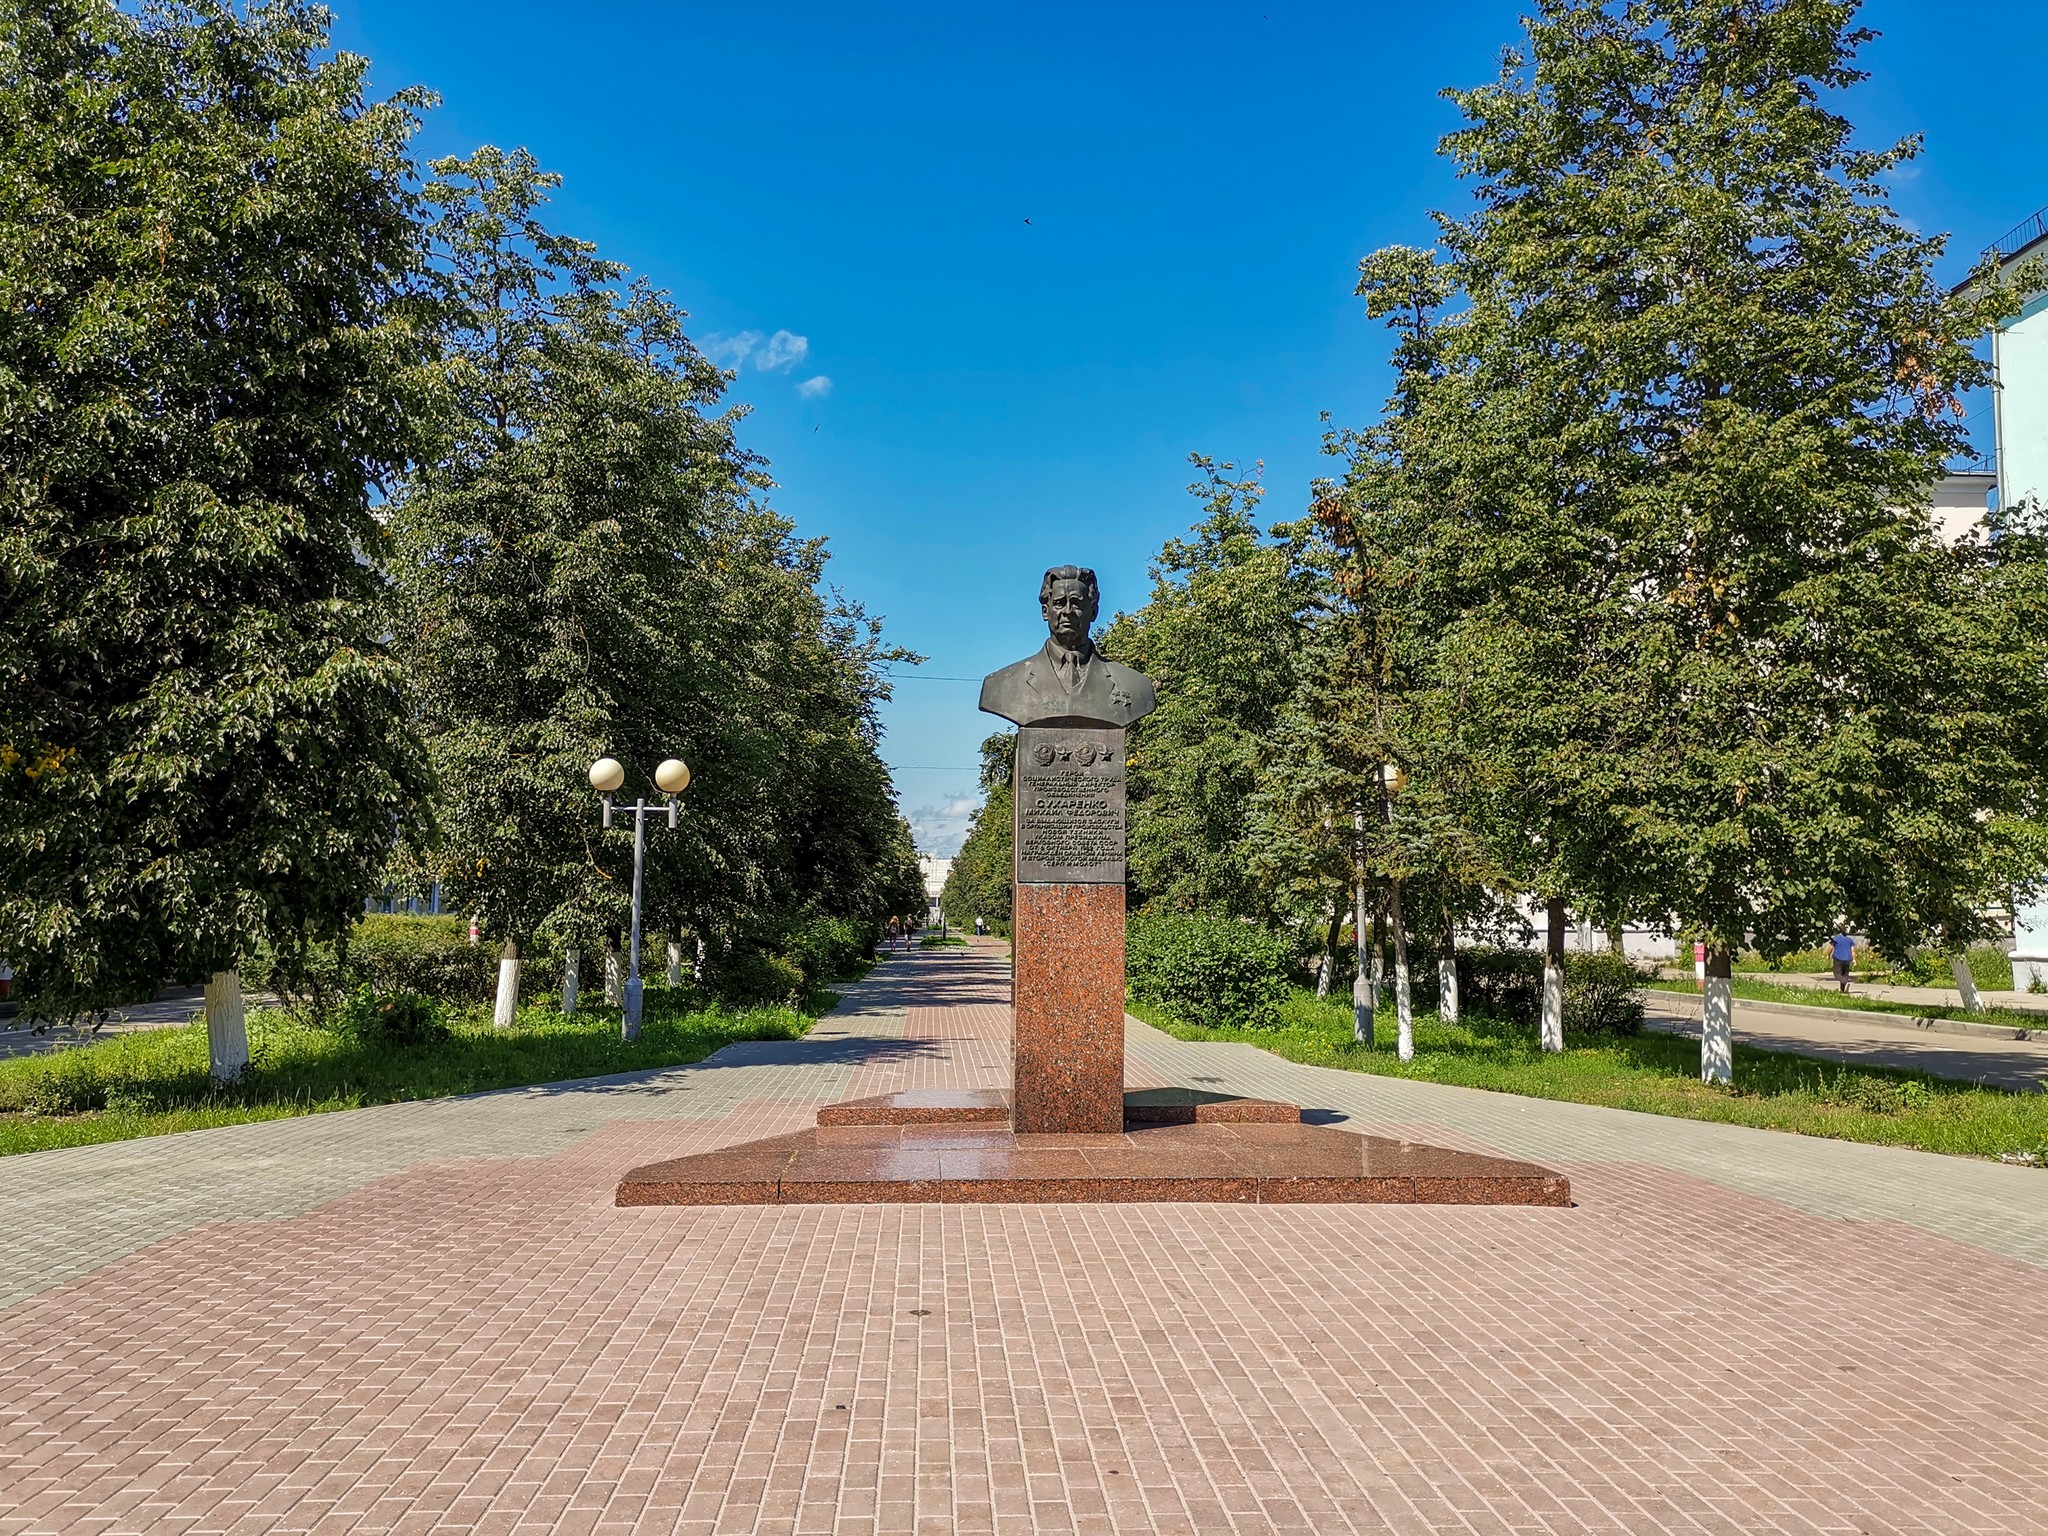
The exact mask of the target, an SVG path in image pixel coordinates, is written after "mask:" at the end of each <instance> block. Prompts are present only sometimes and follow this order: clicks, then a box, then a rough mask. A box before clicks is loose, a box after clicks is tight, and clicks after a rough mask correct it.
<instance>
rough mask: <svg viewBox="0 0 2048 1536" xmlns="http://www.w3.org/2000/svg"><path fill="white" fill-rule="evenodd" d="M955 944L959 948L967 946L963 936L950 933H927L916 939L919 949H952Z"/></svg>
mask: <svg viewBox="0 0 2048 1536" xmlns="http://www.w3.org/2000/svg"><path fill="white" fill-rule="evenodd" d="M956 946H957V947H958V948H960V949H965V948H966V947H967V941H966V940H965V939H963V938H960V937H959V936H958V935H956V934H951V933H948V934H937V933H928V934H926V935H925V936H924V937H923V938H921V939H919V940H918V941H917V947H918V948H919V949H952V948H954V947H956Z"/></svg>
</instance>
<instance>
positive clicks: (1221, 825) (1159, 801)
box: [1103, 454, 1313, 920]
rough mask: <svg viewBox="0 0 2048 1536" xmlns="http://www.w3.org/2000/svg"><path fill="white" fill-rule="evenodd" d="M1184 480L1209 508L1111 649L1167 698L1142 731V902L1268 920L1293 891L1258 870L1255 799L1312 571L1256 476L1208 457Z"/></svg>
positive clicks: (1137, 838) (1136, 819) (1134, 875)
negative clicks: (1266, 517)
mask: <svg viewBox="0 0 2048 1536" xmlns="http://www.w3.org/2000/svg"><path fill="white" fill-rule="evenodd" d="M1191 462H1192V463H1193V464H1194V466H1195V468H1196V469H1197V470H1198V471H1199V472H1200V474H1201V476H1202V478H1201V479H1200V480H1198V481H1196V482H1195V483H1194V484H1193V485H1191V486H1189V487H1188V491H1189V494H1191V495H1193V496H1195V497H1197V498H1198V499H1199V500H1200V501H1201V502H1202V507H1203V514H1204V515H1203V517H1202V519H1201V521H1199V522H1198V523H1196V525H1195V526H1194V528H1193V529H1192V530H1191V532H1190V536H1189V537H1187V538H1185V539H1169V540H1168V541H1167V542H1166V545H1165V547H1164V548H1162V549H1161V550H1160V552H1159V557H1158V559H1157V560H1156V561H1155V563H1154V565H1153V567H1152V592H1151V595H1150V598H1149V599H1148V600H1147V602H1146V603H1145V605H1144V606H1143V607H1142V608H1139V609H1137V610H1136V611H1135V612H1132V613H1128V614H1119V615H1118V616H1117V618H1116V619H1115V621H1114V622H1113V623H1112V624H1111V625H1110V626H1109V628H1108V630H1107V632H1106V633H1105V634H1104V636H1103V648H1104V650H1105V651H1106V652H1107V653H1108V654H1111V655H1114V656H1115V657H1116V658H1117V659H1118V660H1120V661H1123V662H1125V663H1127V664H1129V665H1131V666H1133V667H1136V668H1137V669H1138V670H1139V671H1140V672H1143V673H1144V674H1145V675H1146V676H1147V677H1149V678H1150V679H1151V680H1152V683H1153V685H1154V686H1155V687H1156V688H1157V690H1158V693H1159V705H1158V708H1157V709H1155V710H1154V711H1153V712H1152V713H1151V714H1149V715H1147V716H1146V717H1145V718H1144V719H1143V720H1142V721H1140V722H1139V723H1138V725H1137V726H1136V727H1134V728H1133V731H1132V736H1131V764H1130V784H1129V806H1130V812H1129V814H1130V842H1131V854H1130V860H1131V862H1130V874H1131V895H1132V900H1133V901H1134V902H1153V903H1156V904H1160V905H1164V906H1168V907H1175V908H1180V909H1183V910H1198V911H1211V912H1219V913H1228V914H1230V915H1232V916H1238V917H1250V918H1257V919H1262V920H1263V919H1270V918H1272V917H1273V916H1275V915H1276V911H1278V910H1287V911H1289V912H1290V913H1291V911H1292V909H1293V907H1294V905H1295V903H1294V901H1293V900H1291V899H1290V898H1291V897H1293V895H1294V894H1295V893H1294V892H1293V891H1291V890H1285V889H1284V888H1276V886H1275V885H1273V884H1271V883H1268V881H1267V880H1265V879H1263V878H1262V873H1263V872H1264V871H1265V869H1266V861H1265V860H1263V859H1261V858H1260V857H1259V856H1258V854H1259V849H1258V847H1257V844H1258V842H1259V838H1258V835H1257V833H1256V831H1255V821H1254V817H1253V803H1254V797H1255V796H1256V794H1257V791H1258V789H1259V784H1260V780H1261V776H1262V774H1263V772H1264V768H1265V764H1266V762H1267V759H1268V757H1269V742H1270V738H1271V736H1272V734H1273V731H1274V725H1275V720H1276V717H1277V715H1278V712H1279V710H1280V709H1281V707H1282V706H1283V705H1284V704H1285V702H1286V700H1287V699H1288V697H1289V695H1290V693H1291V691H1292V667H1293V656H1294V653H1295V651H1296V649H1297V647H1298V645H1299V643H1300V640H1301V637H1302V630H1303V627H1304V624H1305V622H1306V619H1307V616H1308V615H1307V609H1308V605H1309V599H1310V588H1311V586H1312V580H1313V578H1312V575H1311V573H1310V572H1309V571H1308V570H1307V568H1306V567H1305V566H1304V565H1302V564H1301V563H1300V562H1299V561H1297V559H1296V558H1295V555H1294V551H1293V549H1292V548H1291V547H1290V546H1289V545H1288V544H1287V543H1285V542H1276V541H1274V540H1270V539H1268V538H1267V537H1265V536H1264V533H1263V530H1262V529H1261V528H1260V526H1259V524H1258V521H1257V519H1256V513H1257V509H1258V505H1259V502H1260V499H1261V498H1262V497H1263V495H1264V488H1263V487H1262V486H1261V485H1260V483H1259V480H1258V478H1257V476H1256V474H1254V475H1253V476H1250V477H1245V478H1234V476H1236V474H1237V468H1236V466H1235V465H1233V464H1227V463H1225V464H1218V463H1217V462H1215V461H1214V460H1212V459H1210V458H1207V457H1205V456H1203V455H1201V454H1195V455H1193V456H1192V457H1191Z"/></svg>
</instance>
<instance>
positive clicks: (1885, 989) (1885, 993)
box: [1662, 966, 2048, 1024]
mask: <svg viewBox="0 0 2048 1536" xmlns="http://www.w3.org/2000/svg"><path fill="white" fill-rule="evenodd" d="M1662 974H1663V975H1665V976H1668V977H1671V978H1672V979H1674V980H1677V981H1690V980H1691V979H1692V975H1693V973H1692V972H1691V971H1689V970H1684V969H1681V968H1679V967H1677V966H1666V967H1664V969H1663V971H1662ZM1738 979H1739V980H1742V981H1761V982H1768V983H1769V984H1770V985H1771V986H1774V987H1804V988H1806V989H1808V990H1809V991H1814V992H1832V991H1834V990H1836V988H1837V985H1838V984H1837V983H1836V981H1835V979H1834V977H1832V976H1824V975H1812V974H1809V973H1806V972H1801V971H1742V972H1740V973H1738ZM1849 992H1850V995H1851V996H1853V997H1861V998H1868V999H1872V1000H1874V1001H1876V1002H1881V1003H1897V1004H1899V1005H1900V1006H1901V1007H1906V1008H1911V1007H1915V1006H1918V1007H1929V1008H1960V1007H1962V1006H1963V994H1962V993H1961V992H1960V991H1958V990H1957V989H1956V988H1954V987H1907V986H1892V985H1890V984H1889V983H1886V982H1876V981H1852V982H1850V983H1849ZM1977 1000H1978V1001H1979V1002H1980V1003H1982V1004H1983V1005H1984V1006H1985V1007H1987V1008H2015V1009H2018V1010H2020V1011H2021V1012H2033V1013H2040V1014H2044V1015H2048V994H2043V993H2039V992H2014V991H2012V990H2010V989H2007V990H2005V991H1999V992H1994V991H1993V990H1992V989H1991V988H1989V987H1979V988H1978V989H1977ZM2043 1023H2044V1024H2048V1018H2044V1020H2043Z"/></svg>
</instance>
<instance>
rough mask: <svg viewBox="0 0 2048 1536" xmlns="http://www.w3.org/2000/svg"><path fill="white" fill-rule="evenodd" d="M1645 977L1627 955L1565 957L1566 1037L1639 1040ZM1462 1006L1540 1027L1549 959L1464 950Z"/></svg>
mask: <svg viewBox="0 0 2048 1536" xmlns="http://www.w3.org/2000/svg"><path fill="white" fill-rule="evenodd" d="M1641 985H1642V977H1641V975H1640V974H1639V973H1638V972H1637V971H1636V968H1635V966H1634V965H1632V964H1630V962H1629V961H1628V959H1627V958H1626V957H1625V956H1622V955H1616V954H1608V953H1599V952H1596V953H1589V954H1580V953H1567V954H1566V955H1565V957H1564V1033H1565V1038H1566V1039H1567V1040H1569V1039H1570V1038H1571V1037H1572V1036H1573V1035H1633V1034H1638V1033H1640V1032H1641V1030H1642V1027H1643V1004H1642V1000H1641V999H1640V998H1639V997H1637V996H1636V988H1637V987H1639V986H1641ZM1458 1001H1459V1003H1460V1004H1462V1005H1463V1006H1464V1007H1467V1008H1470V1009H1471V1010H1472V1011H1473V1012H1474V1013H1483V1014H1485V1015H1487V1016H1488V1017H1489V1018H1495V1019H1499V1020H1501V1021H1502V1022H1503V1023H1508V1024H1527V1025H1530V1026H1534V1025H1535V1024H1536V1022H1537V1020H1538V1019H1539V1018H1540V1017H1541V1016H1542V1012H1543V956H1542V954H1541V953H1539V952H1538V951H1536V950H1533V949H1463V950H1460V951H1458Z"/></svg>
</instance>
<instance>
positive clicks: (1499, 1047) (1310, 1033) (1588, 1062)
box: [1130, 992, 2048, 1162]
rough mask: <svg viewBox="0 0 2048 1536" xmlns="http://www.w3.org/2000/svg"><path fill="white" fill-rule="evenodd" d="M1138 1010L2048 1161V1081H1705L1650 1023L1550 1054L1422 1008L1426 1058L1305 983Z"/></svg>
mask: <svg viewBox="0 0 2048 1536" xmlns="http://www.w3.org/2000/svg"><path fill="white" fill-rule="evenodd" d="M1130 1009H1131V1012H1132V1013H1133V1014H1135V1015H1136V1016H1137V1017H1139V1018H1141V1019H1143V1020H1145V1022H1146V1023H1148V1024H1152V1025H1154V1026H1156V1027H1157V1028H1159V1029H1162V1030H1164V1031H1166V1033H1168V1034H1170V1035H1173V1036H1175V1037H1177V1038H1179V1039H1182V1040H1237V1041H1243V1042H1245V1043H1246V1044H1249V1045H1256V1046H1258V1047H1260V1048H1261V1049H1263V1050H1268V1051H1271V1052H1273V1054H1274V1055H1276V1056H1283V1057H1285V1058H1286V1059H1287V1060H1289V1061H1298V1062H1302V1063H1304V1064H1306V1065H1308V1066H1316V1067H1340V1068H1343V1069H1345V1070H1347V1071H1352V1072H1371V1073H1375V1074H1378V1075H1381V1076H1386V1077H1408V1078H1418V1079H1421V1080H1422V1081H1425V1082H1433V1083H1454V1084H1456V1085H1458V1086H1459V1087H1463V1088H1488V1089H1492V1090H1493V1091H1495V1092H1497V1093H1517V1094H1522V1095H1524V1096H1525V1097H1528V1098H1537V1099H1561V1100H1564V1101H1566V1102H1568V1103H1573V1104H1601V1105H1605V1106H1607V1107H1609V1108H1612V1109H1633V1110H1640V1111H1642V1112H1644V1113H1646V1114H1653V1115H1674V1116H1677V1117H1680V1118H1682V1119H1687V1120H1720V1121H1726V1122H1728V1123H1731V1124H1735V1125H1753V1126H1761V1127H1764V1128H1766V1129H1770V1130H1781V1131H1796V1132H1799V1133H1800V1134H1802V1135H1807V1136H1830V1137H1834V1138H1836V1139H1837V1140H1841V1141H1867V1142H1877V1143H1881V1144H1884V1145H1890V1146H1903V1147H1919V1148H1921V1149H1922V1150H1924V1151H1929V1152H1948V1153H1956V1154H1961V1155H1967V1156H1974V1157H2004V1158H2009V1159H2013V1160H2026V1159H2030V1158H2031V1159H2034V1160H2037V1161H2043V1162H2048V1093H2028V1094H2018V1093H2004V1092H2001V1091H1999V1090H1997V1089H1985V1088H1975V1087H1971V1086H1968V1085H1966V1084H1962V1083H1953V1082H1945V1081H1942V1080H1940V1079H1938V1078H1931V1077H1927V1076H1924V1075H1922V1074H1919V1073H1913V1072H1895V1071H1890V1070H1888V1069H1885V1068H1881V1067H1849V1066H1837V1065H1835V1064H1834V1063H1832V1062H1825V1061H1815V1060H1812V1059H1810V1058H1808V1057H1804V1056H1791V1055H1785V1054H1782V1053H1779V1052H1774V1051H1759V1050H1753V1049H1751V1048H1750V1047H1748V1046H1745V1045H1737V1046H1736V1047H1735V1086H1734V1087H1733V1088H1722V1087H1717V1086H1715V1085H1713V1084H1710V1083H1703V1082H1701V1081H1700V1080H1699V1068H1700V1048H1699V1044H1698V1042H1696V1041H1692V1040H1687V1039H1683V1038H1680V1037H1677V1036H1672V1035H1656V1034H1644V1035H1634V1036H1622V1037H1603V1038H1594V1039H1581V1040H1576V1041H1569V1042H1568V1044H1567V1048H1566V1049H1565V1050H1564V1051H1562V1052H1557V1053H1550V1052H1545V1051H1543V1050H1542V1049H1540V1048H1539V1047H1538V1045H1537V1043H1536V1032H1535V1030H1534V1029H1531V1028H1524V1027H1522V1026H1518V1025H1506V1024H1499V1023H1496V1022H1495V1021H1493V1020H1491V1019H1482V1018H1475V1017H1471V1016H1469V1015H1468V1016H1467V1017H1466V1018H1465V1019H1463V1020H1461V1021H1460V1022H1459V1023H1457V1024H1455V1025H1447V1024H1445V1023H1444V1022H1443V1021H1442V1020H1441V1019H1439V1018H1438V1017H1437V1016H1436V1015H1435V1014H1434V1013H1418V1014H1417V1015H1416V1016H1415V1059H1414V1060H1413V1061H1409V1062H1403V1061H1401V1060H1400V1059H1399V1058H1397V1057H1396V1056H1395V1054H1394V1045H1393V1018H1392V1014H1391V1011H1389V1012H1387V1013H1383V1014H1382V1015H1381V1018H1380V1029H1379V1031H1378V1033H1379V1036H1380V1038H1379V1041H1378V1043H1377V1044H1375V1045H1372V1046H1364V1045H1360V1044H1359V1043H1358V1042H1357V1041H1355V1040H1354V1039H1352V1036H1351V1007H1350V1004H1349V1003H1348V1002H1344V1001H1338V1000H1334V999H1318V998H1317V997H1316V996H1315V995H1314V994H1313V993H1310V992H1297V993H1296V994H1295V995H1294V996H1293V997H1292V998H1290V999H1289V1000H1288V1002H1287V1003H1286V1004H1285V1005H1284V1006H1283V1007H1282V1009H1281V1015H1280V1023H1279V1025H1278V1027H1276V1028H1273V1029H1204V1028H1201V1027H1200V1026H1197V1025H1191V1024H1183V1023H1182V1022H1180V1021H1179V1020H1178V1019H1175V1018H1173V1017H1171V1016H1170V1015H1168V1014H1166V1013H1164V1012H1163V1011H1162V1010H1160V1009H1158V1008H1156V1007H1154V1006H1152V1005H1150V1004H1147V1003H1142V1002H1133V1003H1132V1004H1131V1005H1130Z"/></svg>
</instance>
